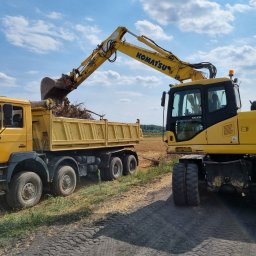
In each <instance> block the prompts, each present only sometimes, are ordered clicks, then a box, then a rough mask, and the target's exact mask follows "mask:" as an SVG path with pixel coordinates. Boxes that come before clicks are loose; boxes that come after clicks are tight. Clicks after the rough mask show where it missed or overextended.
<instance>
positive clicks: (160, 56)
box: [41, 27, 216, 102]
mask: <svg viewBox="0 0 256 256" xmlns="http://www.w3.org/2000/svg"><path fill="white" fill-rule="evenodd" d="M126 33H129V34H131V35H132V36H134V37H135V38H136V39H137V40H138V41H140V42H142V43H144V44H145V45H147V46H148V47H149V48H151V49H152V50H148V49H145V48H142V47H138V46H136V45H133V44H130V43H127V42H126V41H125V40H122V38H123V36H124V35H125V34H126ZM117 51H120V52H122V53H124V54H126V55H128V56H130V57H131V58H133V59H135V60H138V61H140V62H142V63H143V64H146V65H148V66H150V67H151V68H154V69H156V70H158V71H159V72H161V73H164V74H165V75H167V76H169V77H171V78H174V79H176V80H178V81H180V82H182V81H184V80H188V79H191V80H192V81H194V80H200V79H206V77H205V75H204V73H203V72H201V71H198V70H197V69H202V68H207V69H208V70H209V77H210V78H213V77H215V75H216V68H215V66H214V65H212V64H211V63H208V62H202V63H198V64H190V63H187V62H184V61H181V60H180V59H179V58H178V57H177V56H175V55H174V54H173V53H172V52H170V51H167V50H165V49H163V48H162V47H160V46H159V45H157V44H156V43H155V42H154V41H153V40H151V39H150V38H148V37H146V36H137V35H135V34H134V33H132V32H130V31H129V30H128V29H127V28H125V27H118V28H117V29H116V30H115V31H114V32H113V33H112V34H111V35H110V36H109V37H108V38H107V39H106V40H104V41H103V42H102V43H101V44H100V45H98V46H97V48H96V49H95V50H94V51H93V52H92V53H91V55H90V56H88V57H87V58H86V59H85V60H84V61H83V62H82V63H81V65H80V66H79V67H77V68H74V69H73V70H72V71H71V72H70V73H69V75H65V74H63V75H62V77H61V78H59V79H56V80H54V79H51V78H49V77H45V78H43V79H42V81H41V98H42V99H48V98H51V99H53V100H54V101H55V102H62V100H63V99H64V98H65V97H66V96H67V95H68V94H69V93H70V92H71V91H73V90H74V89H76V88H77V87H78V86H79V85H80V84H81V83H82V82H83V81H84V80H85V79H87V78H88V77H89V76H90V75H91V74H92V73H93V72H94V71H95V70H96V69H98V68H99V67H100V66H101V65H102V64H103V63H104V62H105V61H106V60H109V61H111V62H113V61H114V60H115V58H116V56H115V57H114V58H113V59H112V60H111V59H110V57H111V56H112V55H113V54H116V52H117Z"/></svg>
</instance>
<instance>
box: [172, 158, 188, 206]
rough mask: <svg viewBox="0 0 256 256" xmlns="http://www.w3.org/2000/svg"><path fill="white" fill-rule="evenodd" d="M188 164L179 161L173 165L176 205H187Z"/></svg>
mask: <svg viewBox="0 0 256 256" xmlns="http://www.w3.org/2000/svg"><path fill="white" fill-rule="evenodd" d="M185 179H186V166H185V164H183V163H178V164H175V165H174V166H173V172H172V193H173V200H174V203H175V205H178V206H183V205H186V182H185Z"/></svg>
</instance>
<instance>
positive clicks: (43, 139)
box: [0, 97, 141, 208]
mask: <svg viewBox="0 0 256 256" xmlns="http://www.w3.org/2000/svg"><path fill="white" fill-rule="evenodd" d="M50 104H51V102H50V101H47V100H45V101H41V102H30V101H27V100H18V99H11V98H7V97H0V192H4V193H5V194H6V199H7V203H8V204H9V206H10V207H13V208H24V207H30V206H33V205H35V204H37V203H38V202H39V200H40V198H41V195H42V191H43V190H49V189H50V191H51V192H52V193H53V194H55V195H62V196H67V195H70V194H71V193H73V191H74V190H75V188H76V184H77V182H78V181H79V177H81V176H86V175H87V174H88V173H92V172H94V173H98V172H100V174H101V177H102V178H103V179H105V180H113V179H117V178H118V177H120V176H121V175H122V174H133V173H134V172H135V171H136V168H137V165H138V156H137V154H136V152H135V150H134V145H136V144H137V143H139V140H140V134H141V133H140V124H139V121H137V122H136V123H133V124H130V123H129V124H128V123H116V122H108V120H98V121H95V120H85V119H73V118H65V117H56V116H54V115H53V114H52V111H51V110H50Z"/></svg>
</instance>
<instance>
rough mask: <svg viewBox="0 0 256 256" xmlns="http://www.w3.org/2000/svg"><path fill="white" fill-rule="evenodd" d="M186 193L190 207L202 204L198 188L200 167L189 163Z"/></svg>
mask: <svg viewBox="0 0 256 256" xmlns="http://www.w3.org/2000/svg"><path fill="white" fill-rule="evenodd" d="M186 192H187V193H186V194H187V203H188V205H189V206H198V205H199V204H200V197H199V188H198V167H197V165H196V164H193V163H189V164H188V165H187V172H186Z"/></svg>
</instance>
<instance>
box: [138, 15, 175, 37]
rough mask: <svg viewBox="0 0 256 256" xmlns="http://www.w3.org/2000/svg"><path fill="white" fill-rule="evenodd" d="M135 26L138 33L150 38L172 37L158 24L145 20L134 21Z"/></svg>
mask: <svg viewBox="0 0 256 256" xmlns="http://www.w3.org/2000/svg"><path fill="white" fill-rule="evenodd" d="M135 27H136V29H137V30H138V31H139V33H140V34H142V35H145V36H147V37H150V38H152V39H156V40H167V41H170V40H172V39H173V37H172V36H168V35H167V34H166V33H165V32H164V31H163V29H162V28H161V27H160V26H158V25H155V24H153V23H151V22H149V21H147V20H138V21H137V22H136V23H135Z"/></svg>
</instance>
